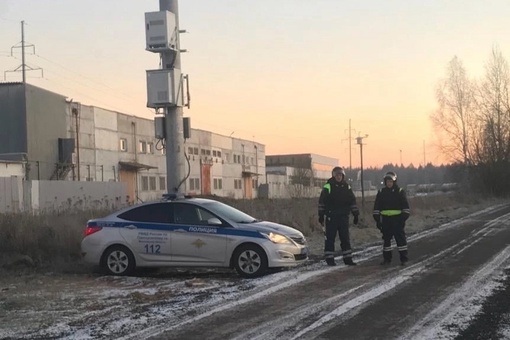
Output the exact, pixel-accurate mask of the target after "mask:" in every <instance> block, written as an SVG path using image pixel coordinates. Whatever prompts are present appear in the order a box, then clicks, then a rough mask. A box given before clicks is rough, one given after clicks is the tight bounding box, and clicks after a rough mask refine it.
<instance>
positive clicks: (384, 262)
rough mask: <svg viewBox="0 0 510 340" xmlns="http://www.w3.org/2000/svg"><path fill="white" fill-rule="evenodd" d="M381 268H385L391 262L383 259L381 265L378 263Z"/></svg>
mask: <svg viewBox="0 0 510 340" xmlns="http://www.w3.org/2000/svg"><path fill="white" fill-rule="evenodd" d="M379 264H380V265H381V266H387V265H390V264H391V260H387V259H384V260H383V261H382V262H381V263H379Z"/></svg>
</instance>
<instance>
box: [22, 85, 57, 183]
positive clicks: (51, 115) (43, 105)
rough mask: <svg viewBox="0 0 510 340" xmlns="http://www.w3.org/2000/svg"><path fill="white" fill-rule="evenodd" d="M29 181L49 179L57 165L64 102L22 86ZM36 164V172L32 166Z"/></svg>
mask: <svg viewBox="0 0 510 340" xmlns="http://www.w3.org/2000/svg"><path fill="white" fill-rule="evenodd" d="M25 97H26V126H27V129H26V135H27V139H28V141H27V153H28V160H29V161H30V163H31V165H32V166H31V167H30V170H29V178H30V179H37V178H38V176H40V179H50V177H51V175H52V174H53V172H54V170H55V167H56V166H55V164H56V163H57V162H58V139H59V138H66V137H67V126H66V123H67V122H66V109H67V104H66V98H65V97H64V96H62V95H59V94H56V93H53V92H50V91H47V90H44V89H41V88H38V87H35V86H32V85H30V84H26V85H25ZM36 161H39V169H36V166H33V164H34V162H36Z"/></svg>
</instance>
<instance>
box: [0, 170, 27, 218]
mask: <svg viewBox="0 0 510 340" xmlns="http://www.w3.org/2000/svg"><path fill="white" fill-rule="evenodd" d="M22 210H23V185H22V177H15V176H13V177H0V213H7V212H19V211H22Z"/></svg>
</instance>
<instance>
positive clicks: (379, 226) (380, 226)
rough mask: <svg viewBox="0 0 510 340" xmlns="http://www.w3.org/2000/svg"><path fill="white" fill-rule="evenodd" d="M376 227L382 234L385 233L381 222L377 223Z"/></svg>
mask: <svg viewBox="0 0 510 340" xmlns="http://www.w3.org/2000/svg"><path fill="white" fill-rule="evenodd" d="M376 226H377V229H379V231H380V232H381V233H382V232H383V231H382V223H381V222H380V221H377V224H376Z"/></svg>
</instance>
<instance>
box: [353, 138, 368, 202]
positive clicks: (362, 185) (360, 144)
mask: <svg viewBox="0 0 510 340" xmlns="http://www.w3.org/2000/svg"><path fill="white" fill-rule="evenodd" d="M367 137H368V135H365V136H364V137H361V136H358V137H356V143H357V144H358V145H359V152H360V159H361V178H360V179H361V206H363V207H364V206H365V189H364V184H363V139H364V138H367Z"/></svg>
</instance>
